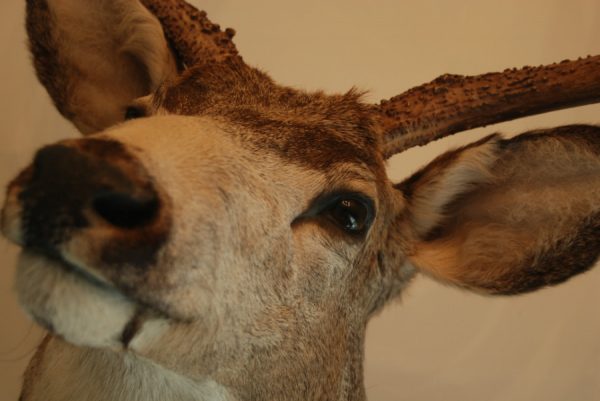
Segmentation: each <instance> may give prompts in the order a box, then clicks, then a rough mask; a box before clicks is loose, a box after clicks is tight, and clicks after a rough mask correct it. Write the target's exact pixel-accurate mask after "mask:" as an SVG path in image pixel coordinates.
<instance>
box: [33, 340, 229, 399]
mask: <svg viewBox="0 0 600 401" xmlns="http://www.w3.org/2000/svg"><path fill="white" fill-rule="evenodd" d="M46 352H47V353H46V355H47V357H46V358H45V359H44V360H43V361H42V363H41V366H39V369H40V370H41V372H40V373H41V375H40V378H39V380H38V381H37V382H36V384H35V386H33V387H32V388H31V389H30V390H31V392H30V393H29V396H28V397H27V398H26V399H25V400H24V401H47V400H48V399H52V401H109V400H110V401H166V400H177V401H233V400H235V398H233V397H232V396H231V395H230V394H229V393H228V392H227V390H226V389H225V388H224V387H223V386H220V385H219V384H218V383H216V382H214V381H212V380H210V379H203V380H198V381H192V380H190V379H187V378H185V377H183V376H180V375H178V374H176V373H174V372H171V371H169V370H167V369H164V368H162V367H161V366H159V365H157V364H154V363H152V362H150V361H148V360H146V359H143V358H140V357H137V356H136V355H134V354H132V353H115V352H112V351H108V350H103V349H93V348H85V347H75V346H73V345H70V344H68V343H66V342H64V341H62V340H60V339H58V338H53V339H51V340H50V342H49V344H48V345H47V348H46ZM100 367H101V368H100Z"/></svg>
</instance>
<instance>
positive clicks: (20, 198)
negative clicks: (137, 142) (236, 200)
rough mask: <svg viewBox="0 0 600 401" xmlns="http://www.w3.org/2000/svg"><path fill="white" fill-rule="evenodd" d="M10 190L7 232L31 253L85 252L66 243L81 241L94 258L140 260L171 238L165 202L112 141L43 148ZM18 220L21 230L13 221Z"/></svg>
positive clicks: (145, 174)
mask: <svg viewBox="0 0 600 401" xmlns="http://www.w3.org/2000/svg"><path fill="white" fill-rule="evenodd" d="M8 194H9V195H8V197H7V204H6V205H5V210H4V211H3V216H4V217H3V226H5V227H4V228H3V230H4V232H5V233H10V232H11V231H12V232H17V231H18V232H19V235H18V236H19V237H20V238H19V240H18V241H16V242H19V243H20V244H21V245H23V246H24V247H25V248H26V249H29V250H34V251H41V252H43V253H45V254H51V255H55V254H61V253H62V250H64V249H65V248H69V252H79V251H78V250H77V249H72V248H73V247H72V246H69V247H67V246H66V245H67V244H68V243H69V242H70V241H72V240H77V243H78V244H80V245H83V248H86V253H87V255H86V256H85V258H84V259H88V261H89V260H94V261H100V262H101V264H106V263H111V264H115V263H117V264H136V263H139V262H140V261H141V260H149V259H152V258H153V257H154V255H155V253H156V251H157V248H158V247H159V246H160V244H161V243H162V242H163V240H164V238H165V237H166V230H167V227H166V225H165V224H164V220H165V219H164V218H163V217H164V214H165V213H166V212H164V211H163V209H164V208H163V205H164V201H162V200H161V199H160V197H159V194H158V191H157V189H156V185H155V183H154V182H153V179H152V177H151V176H150V175H149V174H148V172H147V171H146V169H145V168H144V166H143V165H142V164H141V162H139V161H138V159H137V158H136V157H134V156H133V155H132V154H131V153H129V152H128V151H127V150H126V149H125V147H124V146H123V145H122V144H120V143H119V142H116V141H113V140H106V139H99V138H86V139H82V140H78V141H69V142H64V143H59V144H55V145H50V146H47V147H44V148H42V149H41V150H40V151H38V152H37V154H36V155H35V158H34V161H33V163H32V165H31V166H30V167H28V168H27V169H26V170H25V171H24V172H23V173H21V174H20V175H19V176H18V177H17V178H16V179H15V180H14V181H13V182H12V183H11V184H10V186H9V191H8ZM11 209H12V211H11ZM15 210H18V212H17V211H15ZM7 216H8V217H7ZM11 216H12V219H11V218H10V217H11ZM15 218H16V219H18V220H19V223H18V225H19V228H18V229H14V226H15V225H17V224H16V223H15V222H14V221H10V220H14V219H15ZM7 226H12V227H13V229H12V230H11V229H9V228H6V227H7ZM8 236H9V237H11V235H10V234H8ZM12 239H13V240H15V238H12ZM90 252H93V253H96V254H94V255H90V254H89V253H90ZM60 256H62V257H63V258H64V257H65V255H60ZM69 256H70V255H69ZM107 259H108V261H107Z"/></svg>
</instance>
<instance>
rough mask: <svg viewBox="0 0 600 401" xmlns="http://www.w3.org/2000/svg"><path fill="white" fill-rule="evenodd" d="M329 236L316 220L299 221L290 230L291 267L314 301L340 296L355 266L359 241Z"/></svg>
mask: <svg viewBox="0 0 600 401" xmlns="http://www.w3.org/2000/svg"><path fill="white" fill-rule="evenodd" d="M339 237H340V238H338V236H337V235H335V236H334V237H332V236H331V235H330V233H329V232H328V230H324V229H323V228H322V227H320V226H319V225H318V224H317V223H316V222H311V221H308V222H302V223H298V224H296V225H295V226H294V231H293V250H294V252H293V255H294V256H293V261H292V264H293V270H294V273H295V275H296V279H297V281H298V284H299V288H302V289H303V292H304V293H305V294H306V295H307V296H308V297H310V298H312V300H313V301H315V302H323V301H325V300H327V299H329V298H333V299H339V296H340V295H341V294H342V293H343V292H345V291H346V290H347V288H346V282H347V280H348V278H349V277H350V276H352V274H351V270H352V269H354V262H355V259H356V258H357V256H358V253H359V251H360V249H361V243H360V242H356V243H352V242H350V241H347V240H345V239H343V238H341V236H339Z"/></svg>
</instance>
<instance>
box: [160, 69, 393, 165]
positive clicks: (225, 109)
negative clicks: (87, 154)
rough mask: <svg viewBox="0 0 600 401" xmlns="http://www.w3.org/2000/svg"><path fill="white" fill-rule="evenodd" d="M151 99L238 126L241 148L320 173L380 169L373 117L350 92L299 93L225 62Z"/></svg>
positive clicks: (172, 108) (194, 71) (188, 74)
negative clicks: (338, 168) (335, 168)
mask: <svg viewBox="0 0 600 401" xmlns="http://www.w3.org/2000/svg"><path fill="white" fill-rule="evenodd" d="M157 97H158V98H160V99H156V98H155V101H159V102H162V107H164V108H165V109H166V110H167V111H169V112H171V113H174V114H182V115H198V116H202V115H204V116H211V117H215V118H218V119H224V120H226V121H228V122H230V123H233V124H234V125H237V126H242V127H244V128H245V129H246V131H249V133H248V134H243V133H242V134H241V136H240V139H242V140H243V141H244V142H245V143H248V144H249V146H253V147H255V148H256V149H257V150H260V151H265V150H266V151H271V152H275V153H276V154H278V155H280V156H281V157H283V158H284V159H285V160H287V161H288V162H293V163H297V164H301V165H307V166H309V167H312V168H316V169H320V170H327V169H329V168H330V167H331V166H332V165H333V164H336V163H346V162H348V163H354V164H356V163H359V164H364V165H367V166H371V167H373V166H381V165H382V164H383V161H382V159H381V154H380V151H379V146H380V144H379V136H378V134H377V133H376V132H375V123H374V120H373V113H372V112H371V108H370V106H367V105H365V104H363V103H362V102H361V93H358V92H356V91H350V92H348V93H346V94H344V95H333V96H328V95H325V94H323V93H321V92H315V93H307V92H302V91H299V90H294V89H291V88H286V87H282V86H279V85H276V84H275V83H274V82H273V81H272V80H271V79H270V78H269V77H268V76H267V75H265V74H264V73H262V72H261V71H258V70H256V69H254V68H251V67H248V66H246V65H244V64H240V63H239V62H236V61H235V60H230V61H229V62H227V63H224V64H220V65H218V66H212V65H206V66H203V67H202V69H190V70H188V71H187V72H185V73H184V74H183V76H182V77H180V78H179V80H178V81H176V82H174V83H173V84H172V85H171V86H170V87H168V88H166V89H165V90H164V91H162V92H160V93H159V94H158V95H157ZM232 134H237V132H232Z"/></svg>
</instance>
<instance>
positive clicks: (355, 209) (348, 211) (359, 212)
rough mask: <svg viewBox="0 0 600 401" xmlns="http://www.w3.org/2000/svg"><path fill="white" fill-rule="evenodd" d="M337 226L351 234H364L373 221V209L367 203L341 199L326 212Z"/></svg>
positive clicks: (352, 199)
mask: <svg viewBox="0 0 600 401" xmlns="http://www.w3.org/2000/svg"><path fill="white" fill-rule="evenodd" d="M324 212H325V213H326V214H327V216H328V217H329V218H330V219H331V220H333V222H334V223H335V224H337V225H338V226H340V227H341V228H342V229H343V230H344V231H346V232H349V233H362V232H364V231H366V230H367V229H368V228H369V225H370V224H371V220H372V219H373V216H372V215H373V213H372V208H371V207H370V205H368V204H367V202H366V201H363V200H361V199H354V198H340V199H338V200H336V201H335V203H333V204H332V205H331V206H330V207H329V208H327V209H326V210H325V211H324Z"/></svg>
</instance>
